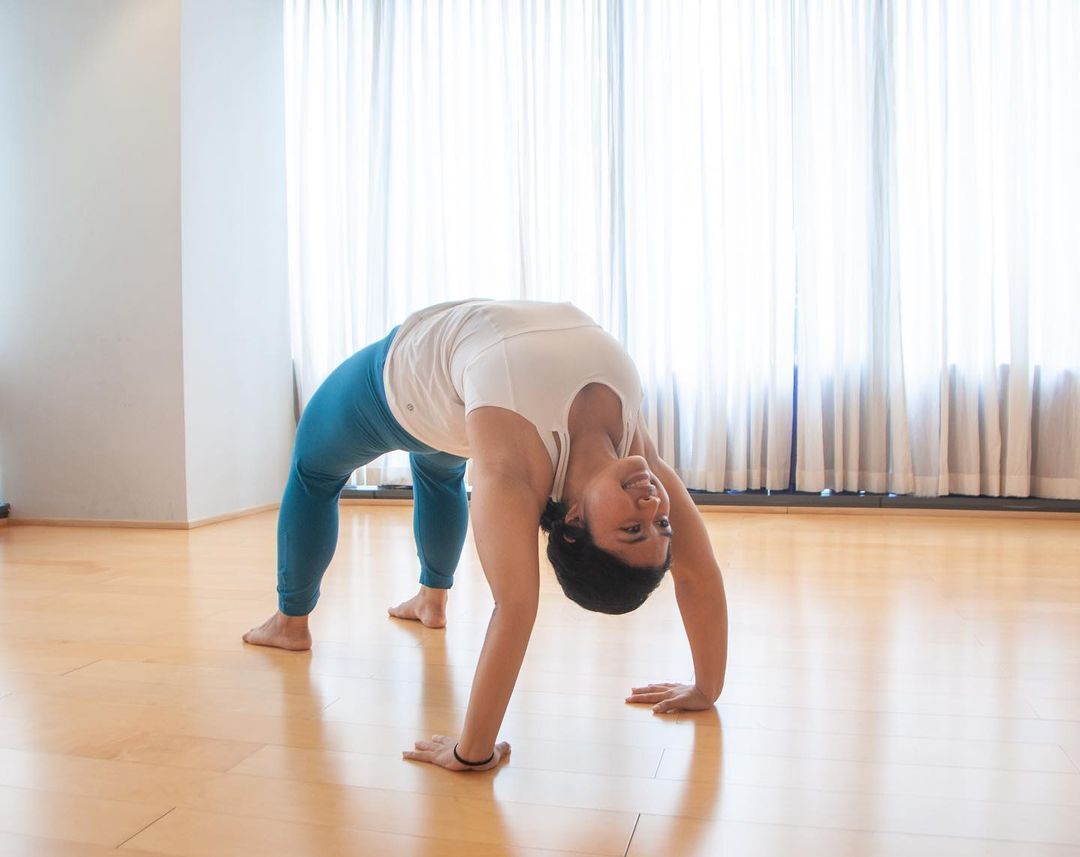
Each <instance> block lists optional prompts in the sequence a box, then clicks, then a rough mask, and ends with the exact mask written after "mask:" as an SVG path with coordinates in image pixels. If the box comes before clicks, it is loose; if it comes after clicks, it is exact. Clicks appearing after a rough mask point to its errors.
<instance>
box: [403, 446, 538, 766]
mask: <svg viewBox="0 0 1080 857" xmlns="http://www.w3.org/2000/svg"><path fill="white" fill-rule="evenodd" d="M472 485H473V500H472V508H471V515H472V519H473V532H474V535H475V540H476V548H477V551H478V553H479V554H480V562H481V565H482V566H483V568H484V574H485V576H486V577H487V580H488V583H489V584H490V586H491V593H492V595H493V596H494V599H495V607H494V609H493V610H492V614H491V620H490V622H489V623H488V631H487V636H486V637H485V639H484V647H483V649H482V651H481V653H480V660H479V662H478V664H477V667H476V675H475V677H474V678H473V685H472V692H471V694H470V696H469V707H468V710H467V712H466V715H465V726H464V728H463V731H462V735H461V740H460V741H458V742H454V741H453V739H451V738H447V737H446V736H441V735H437V736H434V737H433V739H432V741H419V742H417V745H416V747H417V750H416V751H415V752H407V753H405V758H409V759H417V760H419V761H425V762H432V763H434V764H437V765H441V766H443V767H446V768H450V769H451V770H466V769H467V766H465V765H462V764H460V763H459V762H458V761H457V759H455V757H454V753H453V751H454V746H455V743H456V745H457V751H458V754H459V755H460V756H461V757H462V758H464V759H466V760H469V761H481V760H484V759H487V758H488V757H489V756H491V757H492V760H491V762H490V763H489V764H487V765H483V766H478V767H475V768H473V770H487V769H488V768H491V767H494V766H495V765H497V764H498V763H499V761H500V760H501V758H502V756H505V755H506V754H507V753H509V751H510V745H509V744H506V743H505V742H502V743H498V744H496V739H497V737H498V734H499V728H500V727H501V726H502V721H503V717H504V716H505V714H506V707H507V705H508V704H509V702H510V695H511V693H512V692H513V690H514V685H515V683H516V682H517V677H518V673H519V671H520V670H521V664H522V661H523V660H524V658H525V650H526V648H527V647H528V644H529V637H530V636H531V634H532V628H533V623H534V622H535V620H536V611H537V605H538V603H539V597H540V567H539V555H538V551H537V536H536V534H537V521H538V520H539V518H540V511H541V506H542V505H543V496H542V494H541V495H538V494H537V491H536V489H535V488H534V487H533V486H532V484H531V483H530V481H529V480H528V479H526V478H522V477H521V476H520V475H519V474H518V473H516V472H515V471H514V469H512V468H504V467H501V466H499V465H498V464H495V465H491V464H485V463H484V462H482V461H479V460H476V461H474V464H473V473H472Z"/></svg>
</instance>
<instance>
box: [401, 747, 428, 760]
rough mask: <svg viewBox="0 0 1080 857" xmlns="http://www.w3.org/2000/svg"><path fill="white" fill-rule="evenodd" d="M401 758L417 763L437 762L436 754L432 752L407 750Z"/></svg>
mask: <svg viewBox="0 0 1080 857" xmlns="http://www.w3.org/2000/svg"><path fill="white" fill-rule="evenodd" d="M401 758H402V759H412V760H413V761H416V762H432V761H434V760H435V753H434V752H433V751H431V750H405V751H404V752H402V754H401Z"/></svg>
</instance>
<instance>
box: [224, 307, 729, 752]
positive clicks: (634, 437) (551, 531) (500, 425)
mask: <svg viewBox="0 0 1080 857" xmlns="http://www.w3.org/2000/svg"><path fill="white" fill-rule="evenodd" d="M641 402H642V390H641V382H640V379H639V377H638V373H637V370H636V368H635V367H634V364H633V362H632V361H631V360H630V358H629V356H628V355H627V353H626V352H625V350H624V349H623V348H622V347H621V346H620V345H619V343H618V342H617V341H616V340H615V339H613V338H612V337H611V336H609V335H608V334H607V333H605V332H604V331H603V330H602V329H601V328H600V327H599V326H598V325H597V324H596V322H594V321H593V320H592V319H591V318H589V316H587V315H586V314H585V313H583V312H582V311H581V310H579V309H577V308H576V307H574V306H572V305H571V304H551V303H539V302H529V301H488V300H469V301H461V302H454V303H446V304H439V305H437V306H433V307H429V308H428V309H425V310H421V311H420V312H417V313H414V314H413V315H411V316H409V318H407V319H406V320H405V321H404V322H403V323H402V324H401V325H400V326H399V327H397V328H395V329H394V330H392V331H391V332H390V334H389V335H388V336H387V337H386V338H385V339H383V340H381V341H379V342H376V343H374V344H372V345H369V346H368V347H367V348H365V349H363V350H362V351H359V352H357V353H356V354H354V355H353V356H352V357H350V358H349V359H348V360H346V361H345V362H344V363H343V364H342V365H341V366H339V367H338V368H337V369H335V370H334V372H332V373H331V374H330V376H329V377H328V378H327V379H326V381H325V382H324V383H323V384H322V386H321V387H319V389H318V390H317V391H316V393H315V395H314V396H313V397H312V398H311V401H310V402H309V403H308V405H307V407H306V408H305V409H304V413H303V416H302V418H301V420H300V424H299V426H298V428H297V433H296V445H295V449H294V452H293V459H292V467H291V471H290V474H289V480H288V484H287V486H286V488H285V495H284V498H283V499H282V503H281V511H280V514H279V517H278V587H277V591H278V605H279V609H278V611H277V613H275V614H274V615H273V616H272V617H271V618H270V619H268V620H267V621H266V622H264V623H263V624H262V625H260V626H259V627H257V628H253V629H252V630H250V631H249V632H248V633H247V634H245V635H244V640H245V641H246V642H248V643H252V644H255V645H262V646H276V647H278V648H283V649H293V650H304V649H308V648H310V646H311V635H310V633H309V631H308V615H309V614H310V613H311V611H312V610H313V609H314V607H315V603H316V601H317V600H318V597H319V583H320V581H321V579H322V576H323V573H324V572H325V570H326V568H327V566H328V565H329V564H330V559H331V557H332V556H333V554H334V549H335V547H336V544H337V535H338V497H339V495H340V493H341V490H342V488H343V487H344V486H345V483H346V481H347V480H348V478H349V475H350V474H351V473H352V472H353V471H354V470H356V469H357V468H358V467H361V466H362V465H364V464H367V463H368V462H370V461H372V460H373V459H375V458H377V457H378V456H380V455H382V454H384V453H386V452H389V451H391V450H406V451H408V452H409V461H410V465H411V469H412V475H413V496H414V503H415V505H414V509H413V530H414V534H415V537H416V546H417V555H418V557H419V560H420V590H419V592H418V593H417V594H416V595H415V596H413V597H412V598H411V599H409V600H408V601H406V602H404V603H403V604H400V605H398V606H397V607H393V608H391V609H390V611H389V612H390V615H391V616H394V617H397V618H399V619H413V620H417V621H420V622H422V623H423V624H424V625H426V626H428V627H433V628H438V627H442V626H443V625H444V624H445V622H446V601H447V594H448V590H449V589H450V587H451V585H452V583H453V575H454V569H455V568H456V566H457V563H458V559H459V557H460V555H461V549H462V546H463V544H464V541H465V533H466V529H467V526H468V519H469V514H470V509H469V504H468V502H467V499H466V494H465V485H464V475H465V461H466V459H470V458H471V459H472V462H473V468H472V476H471V478H472V490H473V499H472V504H471V505H472V509H471V513H472V522H473V532H474V537H475V542H476V549H477V552H478V554H479V556H480V562H481V564H482V566H483V569H484V574H485V576H486V578H487V580H488V584H489V585H490V586H491V592H492V595H493V596H494V599H495V606H494V609H493V610H492V615H491V620H490V624H489V626H488V632H487V637H486V639H485V641H484V647H483V650H482V652H481V655H480V661H479V663H478V665H477V668H476V675H475V678H474V680H473V687H472V693H471V695H470V698H469V707H468V711H467V713H466V717H465V724H464V728H463V730H462V734H461V738H460V740H459V741H454V740H452V739H450V738H447V737H446V736H435V737H434V738H433V740H432V741H420V742H417V744H416V748H415V750H413V751H409V752H407V753H405V757H406V758H411V759H417V760H420V761H425V762H431V763H434V764H436V765H440V766H442V767H445V768H449V769H451V770H458V771H466V770H486V769H488V768H491V767H494V766H495V765H497V764H498V763H499V761H500V759H501V758H502V757H503V756H505V755H506V754H508V753H509V751H510V747H509V745H508V744H506V743H505V742H498V741H497V738H498V732H499V728H500V726H501V724H502V721H503V717H504V715H505V713H506V707H507V705H508V703H509V701H510V695H511V693H512V691H513V689H514V684H515V682H516V681H517V676H518V672H519V670H520V668H521V663H522V660H523V659H524V657H525V650H526V647H527V645H528V642H529V637H530V635H531V633H532V628H533V623H534V622H535V619H536V611H537V604H538V601H539V589H540V581H539V576H540V571H539V561H538V556H537V550H536V536H537V525H538V523H539V525H540V526H541V527H543V529H544V530H546V531H547V533H548V548H547V555H548V558H549V559H550V561H551V563H552V565H553V566H554V568H555V572H556V576H557V578H558V580H559V583H560V584H561V585H562V588H563V591H564V592H565V593H566V594H567V596H568V597H570V598H571V599H572V600H574V601H575V602H577V603H578V604H580V605H581V606H583V607H585V608H587V609H589V610H596V611H601V612H605V613H626V612H629V611H630V610H634V609H635V608H637V607H639V606H640V605H641V604H642V603H643V602H644V601H645V599H646V598H647V597H648V596H649V594H650V593H651V592H652V591H653V590H654V589H655V588H656V587H657V586H658V585H659V583H660V581H661V580H662V579H663V576H664V573H665V572H666V571H667V570H669V569H670V570H671V574H672V577H673V579H674V583H675V595H676V599H677V602H678V605H679V612H680V614H681V616H682V620H683V625H684V627H685V629H686V634H687V638H688V640H689V643H690V649H691V652H692V655H693V661H694V673H695V679H694V683H693V684H674V683H665V684H657V685H648V686H646V687H641V688H634V689H633V692H632V694H631V696H629V697H628V701H629V702H648V703H653V705H654V710H655V711H660V712H663V711H678V710H690V709H703V708H708V707H710V706H712V704H713V703H714V702H715V701H716V699H717V698H718V696H719V695H720V691H721V689H722V688H723V684H724V673H725V668H726V663H727V606H726V601H725V597H724V584H723V580H722V578H721V574H720V568H719V565H718V564H717V561H716V558H715V557H714V555H713V552H712V548H711V546H710V544H709V539H708V535H707V533H706V530H705V525H704V523H703V521H702V519H701V515H700V514H699V513H698V511H697V508H696V507H695V505H694V503H693V501H692V500H691V498H690V495H689V494H688V493H687V490H686V488H685V487H684V486H683V484H682V482H681V480H680V479H679V477H678V476H676V475H675V472H674V471H673V470H672V469H671V468H670V467H669V466H668V465H667V464H665V463H664V462H663V461H662V460H661V459H660V457H659V456H658V455H657V453H656V448H655V446H654V444H653V441H652V439H651V438H650V437H649V435H648V432H647V431H646V429H645V424H644V421H643V420H642V419H641V417H640V407H641Z"/></svg>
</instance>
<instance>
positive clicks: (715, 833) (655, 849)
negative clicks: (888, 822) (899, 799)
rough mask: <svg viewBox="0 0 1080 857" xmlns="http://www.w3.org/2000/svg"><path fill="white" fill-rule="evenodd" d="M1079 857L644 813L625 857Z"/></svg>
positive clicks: (978, 842)
mask: <svg viewBox="0 0 1080 857" xmlns="http://www.w3.org/2000/svg"><path fill="white" fill-rule="evenodd" d="M657 854H678V855H679V857H717V855H721V854H737V855H739V857H774V855H778V854H790V855H795V854H797V855H799V857H863V855H873V857H912V855H918V857H1080V848H1078V847H1076V846H1071V845H1045V844H1042V843H1035V842H1001V841H990V840H986V839H961V838H957V837H941V836H912V835H908V834H899V833H879V832H866V831H861V830H824V829H821V828H813V827H793V826H785V825H776V824H747V823H744V822H732V821H726V820H725V821H723V822H717V821H702V820H700V819H693V818H670V817H663V816H656V815H642V816H641V820H640V821H639V822H638V825H637V829H636V830H635V831H634V839H633V841H632V842H631V844H630V849H629V851H628V852H627V855H626V857H654V855H657Z"/></svg>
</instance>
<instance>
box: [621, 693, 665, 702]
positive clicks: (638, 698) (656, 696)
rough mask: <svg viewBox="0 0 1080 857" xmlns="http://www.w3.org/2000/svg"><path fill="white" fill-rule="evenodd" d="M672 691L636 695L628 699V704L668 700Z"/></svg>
mask: <svg viewBox="0 0 1080 857" xmlns="http://www.w3.org/2000/svg"><path fill="white" fill-rule="evenodd" d="M670 692H671V691H668V690H658V691H656V692H655V693H634V694H631V695H630V696H628V697H626V701H627V702H659V701H660V700H662V699H667V697H668V694H669V693H670Z"/></svg>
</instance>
